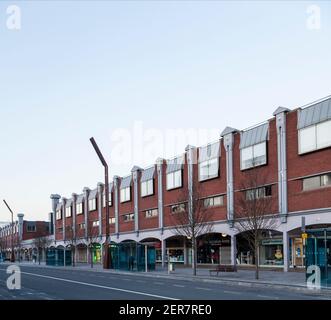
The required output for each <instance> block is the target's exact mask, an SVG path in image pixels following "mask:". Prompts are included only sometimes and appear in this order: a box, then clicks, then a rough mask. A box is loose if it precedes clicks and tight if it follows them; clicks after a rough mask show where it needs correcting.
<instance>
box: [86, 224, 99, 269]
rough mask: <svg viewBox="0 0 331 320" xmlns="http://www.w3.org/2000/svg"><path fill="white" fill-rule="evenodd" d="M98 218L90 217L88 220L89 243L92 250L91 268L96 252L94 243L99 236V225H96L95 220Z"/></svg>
mask: <svg viewBox="0 0 331 320" xmlns="http://www.w3.org/2000/svg"><path fill="white" fill-rule="evenodd" d="M95 221H98V220H93V219H88V220H87V226H86V228H87V245H88V248H89V250H90V257H91V268H93V254H94V243H95V242H96V241H97V240H98V238H99V226H95V225H94V222H95Z"/></svg>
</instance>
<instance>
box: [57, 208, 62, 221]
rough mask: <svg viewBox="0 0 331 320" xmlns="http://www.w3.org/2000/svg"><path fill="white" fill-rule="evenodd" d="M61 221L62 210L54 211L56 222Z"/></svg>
mask: <svg viewBox="0 0 331 320" xmlns="http://www.w3.org/2000/svg"><path fill="white" fill-rule="evenodd" d="M61 219H62V210H61V209H59V210H56V220H61Z"/></svg>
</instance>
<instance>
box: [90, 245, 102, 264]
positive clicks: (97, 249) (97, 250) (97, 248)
mask: <svg viewBox="0 0 331 320" xmlns="http://www.w3.org/2000/svg"><path fill="white" fill-rule="evenodd" d="M92 245H93V250H92V258H93V263H101V244H100V243H93V244H92Z"/></svg>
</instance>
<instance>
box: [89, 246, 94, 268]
mask: <svg viewBox="0 0 331 320" xmlns="http://www.w3.org/2000/svg"><path fill="white" fill-rule="evenodd" d="M90 258H91V268H93V247H91V252H90Z"/></svg>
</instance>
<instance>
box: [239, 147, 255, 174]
mask: <svg viewBox="0 0 331 320" xmlns="http://www.w3.org/2000/svg"><path fill="white" fill-rule="evenodd" d="M252 165H253V148H252V147H248V148H244V149H241V169H246V168H250V167H252Z"/></svg>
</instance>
